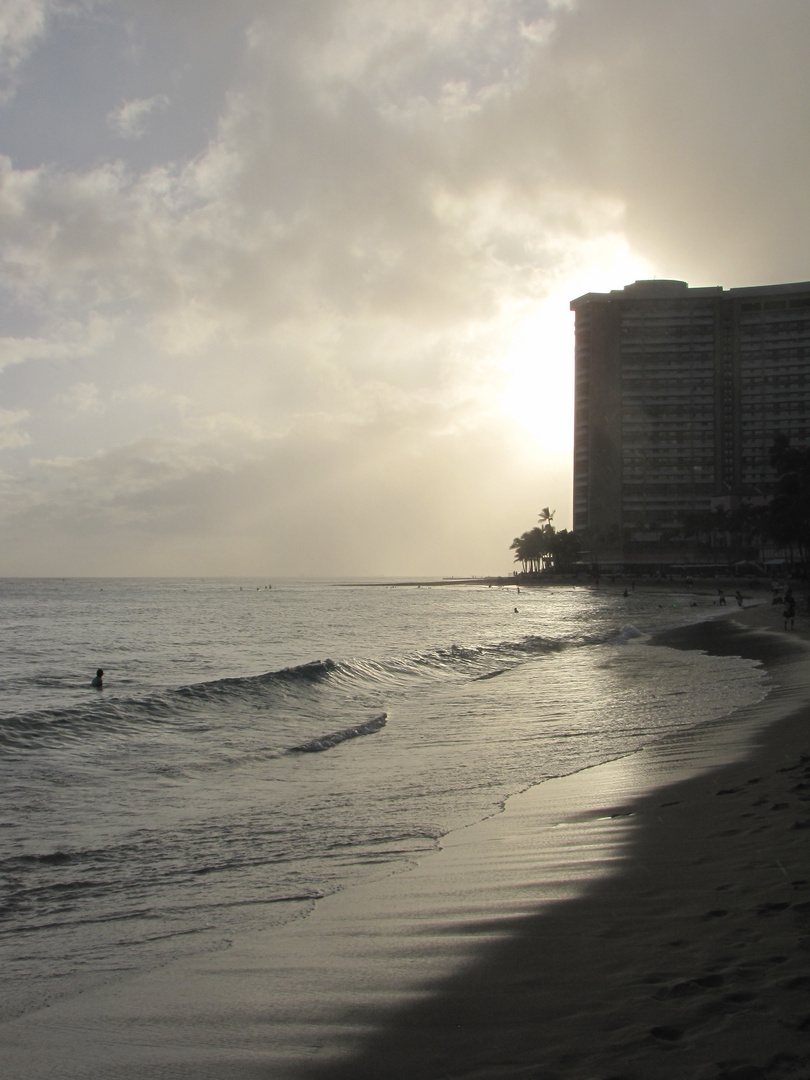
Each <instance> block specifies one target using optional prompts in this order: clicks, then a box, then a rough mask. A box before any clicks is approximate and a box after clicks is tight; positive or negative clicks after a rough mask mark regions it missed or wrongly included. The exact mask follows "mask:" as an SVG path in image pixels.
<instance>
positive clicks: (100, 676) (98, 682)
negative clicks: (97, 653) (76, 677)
mask: <svg viewBox="0 0 810 1080" xmlns="http://www.w3.org/2000/svg"><path fill="white" fill-rule="evenodd" d="M90 685H91V686H95V687H97V688H98V689H99V690H100V689H101V688H102V686H104V672H103V671H102V670H101V668H98V669H97V671H96V677H95V679H93V681H92V682H91V683H90Z"/></svg>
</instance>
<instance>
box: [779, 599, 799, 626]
mask: <svg viewBox="0 0 810 1080" xmlns="http://www.w3.org/2000/svg"><path fill="white" fill-rule="evenodd" d="M782 618H783V619H784V620H785V629H786V630H787V628H788V623H790V629H791V630H793V629H794V626H793V620H794V619H795V618H796V601H795V600H794V599H793V593H790V592H789V593H788V595H787V596H786V597H785V609H784V611H783V612H782Z"/></svg>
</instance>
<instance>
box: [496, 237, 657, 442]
mask: <svg viewBox="0 0 810 1080" xmlns="http://www.w3.org/2000/svg"><path fill="white" fill-rule="evenodd" d="M599 247H600V249H601V250H598V251H596V252H592V253H591V254H592V261H589V262H588V263H587V265H585V264H584V263H583V266H582V268H580V269H578V270H577V272H576V273H575V274H571V275H570V276H567V277H566V279H565V280H564V281H562V282H561V283H560V285H559V287H558V288H557V289H556V290H555V291H554V293H552V294H551V295H549V296H548V297H547V298H546V299H545V300H544V301H543V303H542V304H540V305H539V307H536V308H535V309H534V310H533V311H532V312H531V314H529V315H524V316H523V317H522V318H520V319H519V320H517V321H516V324H515V327H514V329H513V331H512V347H511V349H510V350H509V353H508V355H507V356H506V358H505V359H504V361H503V366H504V368H505V369H506V370H507V371H508V372H509V376H510V377H509V384H508V386H507V388H506V390H505V392H504V394H503V396H502V398H501V402H500V407H501V412H502V413H503V414H504V415H505V416H507V417H509V418H510V419H512V420H514V421H515V422H516V423H517V424H519V425H520V427H521V428H523V430H524V431H526V432H527V433H528V434H529V435H530V436H531V437H532V438H533V439H534V441H535V442H536V443H537V445H538V447H539V448H541V449H542V450H546V451H549V452H556V453H566V452H570V451H571V450H572V448H573V444H574V313H573V312H572V311H571V310H570V308H569V303H570V301H571V300H573V299H574V298H575V297H577V296H582V295H583V294H584V293H587V292H609V291H610V290H611V289H621V288H623V287H624V286H625V285H627V284H629V283H630V282H633V281H636V280H638V279H640V278H648V277H652V276H653V275H652V272H651V269H650V266H649V264H647V263H645V262H644V260H642V259H640V258H638V257H637V256H634V255H633V254H632V253H631V252H630V251H629V250H628V249H627V245H626V244H625V243H624V241H623V240H620V239H619V238H615V237H614V238H612V239H610V240H603V241H602V242H601V244H600V245H599Z"/></svg>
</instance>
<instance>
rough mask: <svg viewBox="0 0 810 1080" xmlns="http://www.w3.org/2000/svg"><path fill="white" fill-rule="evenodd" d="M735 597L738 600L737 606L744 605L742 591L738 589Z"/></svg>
mask: <svg viewBox="0 0 810 1080" xmlns="http://www.w3.org/2000/svg"><path fill="white" fill-rule="evenodd" d="M734 597H735V599H736V601H737V606H738V607H742V606H743V594H742V593H741V592H740V590H739V589H737V591H736V592H735V593H734Z"/></svg>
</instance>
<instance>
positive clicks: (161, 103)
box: [107, 94, 169, 139]
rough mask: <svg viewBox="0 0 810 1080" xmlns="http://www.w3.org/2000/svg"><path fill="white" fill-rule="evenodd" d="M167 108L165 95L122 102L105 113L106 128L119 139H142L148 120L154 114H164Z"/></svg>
mask: <svg viewBox="0 0 810 1080" xmlns="http://www.w3.org/2000/svg"><path fill="white" fill-rule="evenodd" d="M168 107H169V99H168V97H167V96H166V95H165V94H155V96H154V97H150V98H137V99H135V100H134V101H124V102H122V103H121V105H119V106H118V108H116V109H113V110H112V111H111V112H109V113H107V126H108V127H109V129H110V130H111V131H112V133H113V134H114V135H117V136H118V138H119V139H142V138H143V136H144V135H145V134H146V125H147V123H148V121H149V118H150V117H151V116H153V115H154V114H155V113H159V112H165V111H166V109H168Z"/></svg>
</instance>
